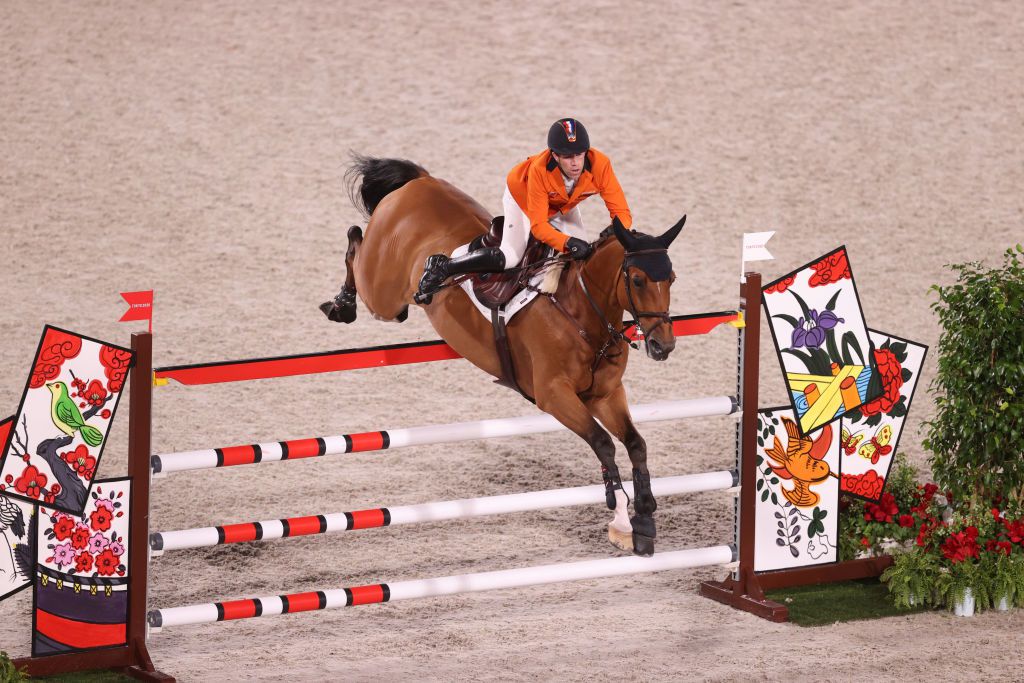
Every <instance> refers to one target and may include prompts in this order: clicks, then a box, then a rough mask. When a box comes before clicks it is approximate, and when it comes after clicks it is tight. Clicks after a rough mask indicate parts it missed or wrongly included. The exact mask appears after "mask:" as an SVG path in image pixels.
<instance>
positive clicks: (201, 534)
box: [149, 471, 737, 555]
mask: <svg viewBox="0 0 1024 683" xmlns="http://www.w3.org/2000/svg"><path fill="white" fill-rule="evenodd" d="M736 483H737V476H736V473H734V472H728V471H723V472H704V473H701V474H687V475H681V476H677V477H662V478H660V479H652V480H651V489H652V492H653V493H654V495H655V496H658V497H660V496H673V495H679V494H684V493H699V492H702V491H721V490H725V489H728V488H732V487H733V486H735V485H736ZM623 488H624V489H625V490H626V493H627V494H628V495H629V496H630V497H632V496H633V482H623ZM604 499H605V491H604V485H602V484H595V485H593V486H579V487H575V488H564V489H552V490H549V491H532V492H527V493H511V494H507V495H503V496H486V497H481V498H466V499H463V500H448V501H441V502H434V503H423V504H420V505H403V506H399V507H390V508H374V509H369V510H358V511H354V512H337V513H333V514H328V515H314V516H310V517H293V518H289V519H272V520H267V521H263V522H244V523H241V524H229V525H224V526H212V527H204V528H201V529H180V530H177V531H161V532H157V533H154V534H151V535H150V537H149V545H150V548H151V549H152V550H153V554H154V555H160V554H163V553H164V552H166V551H168V550H183V549H185V548H205V547H211V546H215V545H223V544H227V543H241V542H245V541H259V540H262V541H268V540H272V539H277V538H290V537H292V536H308V535H311V534H330V533H337V532H341V531H351V530H354V529H371V528H378V527H385V526H397V525H399V524H418V523H421V522H439V521H443V520H450V519H466V518H470V517H483V516H486V515H500V514H506V513H510V512H525V511H528V510H545V509H550V508H560V507H569V506H573V505H588V504H594V503H601V502H604Z"/></svg>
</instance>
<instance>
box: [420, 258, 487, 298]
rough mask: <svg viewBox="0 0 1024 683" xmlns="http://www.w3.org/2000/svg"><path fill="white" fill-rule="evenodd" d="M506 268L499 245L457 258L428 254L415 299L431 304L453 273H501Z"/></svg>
mask: <svg viewBox="0 0 1024 683" xmlns="http://www.w3.org/2000/svg"><path fill="white" fill-rule="evenodd" d="M503 270H505V255H504V254H503V253H501V249H499V248H497V247H489V248H487V249H477V250H476V251H471V252H469V253H468V254H464V255H462V256H459V257H457V258H448V257H447V256H445V255H444V254H434V255H433V256H428V257H427V261H426V263H424V264H423V277H421V278H420V288H419V291H417V292H416V296H415V297H414V299H415V300H416V303H419V304H429V303H430V302H431V300H432V299H433V298H434V293H435V292H437V291H438V290H439V289H441V285H443V284H444V281H445V280H447V279H448V278H449V277H451V276H452V275H462V274H464V273H500V272H501V271H503Z"/></svg>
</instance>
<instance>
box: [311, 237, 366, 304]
mask: <svg viewBox="0 0 1024 683" xmlns="http://www.w3.org/2000/svg"><path fill="white" fill-rule="evenodd" d="M362 243H363V230H362V228H360V227H359V226H358V225H353V226H352V227H351V228H349V229H348V249H347V250H346V251H345V284H344V285H342V287H341V292H339V293H338V296H336V297H334V300H333V301H325V302H324V303H322V304H320V310H321V311H323V313H324V315H326V316H327V318H328V319H329V320H333V321H334V322H336V323H350V322H352V321H354V320H355V319H356V273H355V269H354V267H353V261H354V260H355V258H356V253H357V252H358V251H359V246H360V245H361V244H362Z"/></svg>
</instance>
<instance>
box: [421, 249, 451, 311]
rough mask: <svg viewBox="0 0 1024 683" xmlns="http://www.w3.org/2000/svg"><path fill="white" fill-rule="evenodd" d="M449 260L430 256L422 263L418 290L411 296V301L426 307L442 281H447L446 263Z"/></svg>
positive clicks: (445, 257)
mask: <svg viewBox="0 0 1024 683" xmlns="http://www.w3.org/2000/svg"><path fill="white" fill-rule="evenodd" d="M450 260H451V259H450V258H449V257H447V256H445V255H444V254H432V255H430V256H428V257H427V260H426V261H425V262H424V263H423V275H422V276H421V277H420V284H419V288H418V289H417V290H416V293H415V294H414V295H413V297H412V298H413V301H415V302H416V303H418V304H423V305H427V304H429V303H430V302H431V301H432V300H433V298H434V294H436V293H437V292H438V291H440V290H441V286H442V285H443V284H444V281H445V280H447V279H448V262H449V261H450Z"/></svg>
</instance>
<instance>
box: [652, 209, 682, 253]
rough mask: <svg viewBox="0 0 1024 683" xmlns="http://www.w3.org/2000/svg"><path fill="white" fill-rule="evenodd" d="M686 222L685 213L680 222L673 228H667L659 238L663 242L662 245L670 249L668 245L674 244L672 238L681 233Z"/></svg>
mask: <svg viewBox="0 0 1024 683" xmlns="http://www.w3.org/2000/svg"><path fill="white" fill-rule="evenodd" d="M685 224H686V216H685V215H684V216H683V217H682V218H680V219H679V222H678V223H676V224H675V225H673V226H672V227H671V228H669V229H668V230H666V231H665V234H663V235H662V236H661V237H659V238H658V241H659V242H661V246H663V247H665V248H666V249H668V246H669V245H670V244H672V240H674V239H675V238H676V237H677V236H678V235H679V231H680V230H682V229H683V226H684V225H685Z"/></svg>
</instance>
